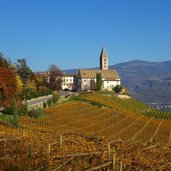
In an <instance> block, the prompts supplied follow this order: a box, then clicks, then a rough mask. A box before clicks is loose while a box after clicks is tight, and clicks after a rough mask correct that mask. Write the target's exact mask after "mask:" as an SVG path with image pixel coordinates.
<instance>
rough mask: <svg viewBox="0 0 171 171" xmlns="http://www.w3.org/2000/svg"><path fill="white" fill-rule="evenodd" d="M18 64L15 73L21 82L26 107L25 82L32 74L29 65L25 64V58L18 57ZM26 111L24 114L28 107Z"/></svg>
mask: <svg viewBox="0 0 171 171" xmlns="http://www.w3.org/2000/svg"><path fill="white" fill-rule="evenodd" d="M17 61H18V64H17V73H18V75H19V76H20V78H21V81H22V83H23V94H24V100H25V103H26V107H27V96H26V93H27V92H26V88H27V82H28V81H29V79H30V76H31V74H32V71H31V69H30V68H29V66H27V62H26V59H24V58H23V59H18V60H17ZM25 111H26V113H25V114H26V115H27V114H28V112H27V111H28V109H26V110H25Z"/></svg>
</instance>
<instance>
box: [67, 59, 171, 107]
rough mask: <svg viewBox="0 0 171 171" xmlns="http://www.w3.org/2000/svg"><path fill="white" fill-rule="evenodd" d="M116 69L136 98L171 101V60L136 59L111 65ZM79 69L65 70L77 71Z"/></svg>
mask: <svg viewBox="0 0 171 171" xmlns="http://www.w3.org/2000/svg"><path fill="white" fill-rule="evenodd" d="M112 68H114V69H116V70H117V71H118V73H119V74H120V76H121V80H122V84H123V85H125V86H126V87H127V88H128V90H129V92H130V93H131V94H132V95H133V97H134V98H136V99H139V100H141V101H143V102H146V103H165V104H167V103H169V104H170V102H171V96H170V94H171V76H170V73H171V61H165V62H148V61H140V60H134V61H130V62H124V63H120V64H116V65H112V66H110V69H112ZM77 71H78V69H72V70H65V72H71V73H76V72H77Z"/></svg>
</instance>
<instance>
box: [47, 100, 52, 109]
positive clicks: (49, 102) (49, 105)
mask: <svg viewBox="0 0 171 171" xmlns="http://www.w3.org/2000/svg"><path fill="white" fill-rule="evenodd" d="M47 105H48V107H51V105H52V100H51V99H49V100H47Z"/></svg>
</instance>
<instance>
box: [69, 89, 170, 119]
mask: <svg viewBox="0 0 171 171" xmlns="http://www.w3.org/2000/svg"><path fill="white" fill-rule="evenodd" d="M109 94H110V93H109ZM109 94H108V93H106V92H93V93H83V94H80V95H79V96H77V97H75V98H73V99H72V100H80V101H84V102H87V103H90V104H93V105H97V106H99V107H102V106H106V107H108V108H112V109H116V110H118V111H120V112H129V113H131V112H133V113H137V114H143V115H146V116H148V117H153V118H156V119H165V120H170V119H171V112H163V111H160V110H157V109H153V108H151V107H149V106H148V105H146V104H144V103H142V102H140V101H138V100H136V99H133V98H131V99H120V98H118V97H116V96H112V95H111V96H109ZM106 95H108V96H106Z"/></svg>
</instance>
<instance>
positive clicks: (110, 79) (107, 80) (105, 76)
mask: <svg viewBox="0 0 171 171" xmlns="http://www.w3.org/2000/svg"><path fill="white" fill-rule="evenodd" d="M97 73H101V75H102V81H103V84H102V90H112V89H113V88H114V87H115V86H116V85H120V84H121V80H120V76H119V74H118V73H117V71H116V70H114V69H113V70H109V69H108V56H107V54H106V51H105V49H104V48H103V49H102V51H101V54H100V69H99V70H93V69H89V70H87V69H81V70H79V73H78V83H77V85H78V86H79V89H80V90H93V89H96V74H97Z"/></svg>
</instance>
